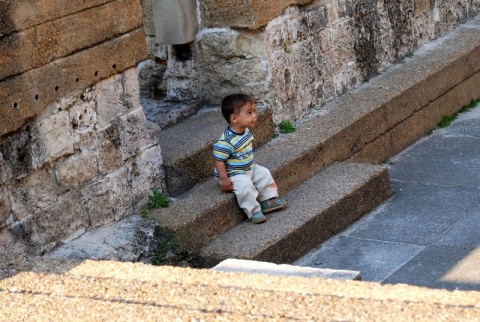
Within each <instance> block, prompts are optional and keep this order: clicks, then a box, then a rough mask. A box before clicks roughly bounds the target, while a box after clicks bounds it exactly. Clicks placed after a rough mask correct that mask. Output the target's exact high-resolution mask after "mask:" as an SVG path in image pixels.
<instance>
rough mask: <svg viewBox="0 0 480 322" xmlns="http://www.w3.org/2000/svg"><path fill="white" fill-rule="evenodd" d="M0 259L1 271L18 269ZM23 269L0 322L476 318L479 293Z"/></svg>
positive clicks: (7, 294)
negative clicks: (11, 268) (10, 267)
mask: <svg viewBox="0 0 480 322" xmlns="http://www.w3.org/2000/svg"><path fill="white" fill-rule="evenodd" d="M1 259H3V260H2V261H1V263H2V264H0V268H1V269H2V270H1V271H2V272H6V271H7V270H6V269H5V266H12V265H13V264H14V262H15V260H13V259H11V258H10V259H7V260H6V258H1ZM21 261H22V262H23V266H22V265H19V266H16V267H17V269H16V270H15V272H13V271H11V270H10V273H9V274H8V276H9V277H5V278H3V279H1V280H0V301H1V303H2V306H1V307H0V321H202V320H203V321H211V320H228V321H232V320H235V321H239V320H241V321H244V320H252V321H255V320H269V321H272V320H275V321H282V320H315V321H333V320H339V321H372V320H375V321H402V320H405V321H409V320H422V321H460V320H463V321H478V320H479V319H480V293H478V292H458V291H456V292H449V291H444V290H432V289H427V288H419V287H412V286H407V285H387V286H382V285H380V284H376V283H366V282H357V281H342V280H328V279H320V278H302V277H285V276H267V275H261V274H258V275H257V274H255V275H249V274H243V273H227V272H218V271H212V270H198V269H197V270H195V269H189V268H178V267H155V266H150V265H145V264H141V263H135V264H133V263H120V262H107V261H105V262H102V261H91V260H87V261H83V262H64V263H63V264H62V263H60V262H58V261H52V260H50V261H49V260H45V259H35V258H33V259H32V258H30V259H29V260H28V261H26V260H25V259H21ZM25 262H28V264H26V263H25ZM8 263H9V264H8ZM20 267H23V269H20ZM4 276H6V274H4Z"/></svg>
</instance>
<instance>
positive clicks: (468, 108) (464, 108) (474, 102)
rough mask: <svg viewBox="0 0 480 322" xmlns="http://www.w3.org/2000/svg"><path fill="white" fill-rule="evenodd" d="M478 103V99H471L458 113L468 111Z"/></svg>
mask: <svg viewBox="0 0 480 322" xmlns="http://www.w3.org/2000/svg"><path fill="white" fill-rule="evenodd" d="M477 104H478V101H476V100H474V99H472V100H471V101H470V103H468V104H467V105H465V106H464V107H462V109H461V110H460V111H459V112H458V113H463V112H468V111H470V110H473V109H474V108H475V107H476V106H477Z"/></svg>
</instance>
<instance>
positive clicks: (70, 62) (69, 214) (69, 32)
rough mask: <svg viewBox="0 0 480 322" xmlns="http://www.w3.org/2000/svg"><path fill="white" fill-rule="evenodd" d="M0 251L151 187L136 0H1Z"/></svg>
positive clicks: (102, 212)
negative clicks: (142, 98) (140, 78)
mask: <svg viewBox="0 0 480 322" xmlns="http://www.w3.org/2000/svg"><path fill="white" fill-rule="evenodd" d="M0 18H1V19H0V252H6V251H20V250H23V251H28V252H31V253H35V254H39V253H43V252H45V251H48V250H50V249H52V248H53V247H55V246H56V245H58V244H60V243H65V242H68V241H69V240H72V239H73V238H75V237H77V236H79V235H80V234H82V233H84V232H85V231H86V230H88V229H90V228H92V227H97V226H100V225H102V224H105V223H109V222H113V221H118V220H120V219H123V218H125V217H126V216H128V215H131V214H134V213H136V212H138V211H139V210H140V208H141V207H142V206H144V205H145V203H146V200H147V196H148V194H149V193H150V191H151V189H152V188H153V187H160V186H161V182H162V178H163V174H162V170H161V163H162V159H161V153H160V152H161V151H160V147H159V145H158V141H157V139H156V136H155V135H154V131H153V130H148V128H149V126H147V125H148V124H147V123H148V122H147V121H146V119H145V115H144V112H143V110H142V108H141V106H140V100H139V84H138V79H137V71H136V66H137V64H138V63H139V62H140V61H142V60H144V59H146V58H147V47H146V42H145V32H144V28H143V16H142V7H141V4H140V2H139V1H136V0H92V1H83V0H57V1H50V0H38V1H35V2H32V1H26V0H20V1H3V2H0Z"/></svg>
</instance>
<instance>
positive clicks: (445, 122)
mask: <svg viewBox="0 0 480 322" xmlns="http://www.w3.org/2000/svg"><path fill="white" fill-rule="evenodd" d="M479 101H480V100H474V99H472V100H471V101H470V103H468V104H467V105H465V106H463V107H462V108H461V109H460V110H459V111H458V112H457V113H455V114H453V115H443V116H442V119H441V120H440V122H438V124H437V126H436V127H435V128H434V129H431V130H430V131H428V132H427V135H431V134H432V133H433V131H434V130H436V129H441V128H444V127H447V126H449V125H450V124H452V122H453V121H454V120H455V119H456V118H457V117H458V115H459V114H460V113H464V112H468V111H471V110H473V109H474V108H475V107H476V106H477V105H478V102H479Z"/></svg>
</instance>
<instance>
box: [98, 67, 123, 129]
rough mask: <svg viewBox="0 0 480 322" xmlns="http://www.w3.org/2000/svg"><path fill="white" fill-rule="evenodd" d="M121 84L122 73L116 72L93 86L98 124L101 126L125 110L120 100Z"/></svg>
mask: <svg viewBox="0 0 480 322" xmlns="http://www.w3.org/2000/svg"><path fill="white" fill-rule="evenodd" d="M122 93H123V84H122V75H121V74H118V75H115V76H113V77H110V78H108V79H106V80H104V81H101V82H99V83H98V84H97V85H96V86H95V96H96V101H97V113H98V126H99V127H100V128H103V127H105V126H107V127H108V126H109V124H110V123H111V122H112V121H113V120H114V119H115V118H116V117H117V116H119V115H122V114H124V113H125V112H126V111H127V109H128V108H127V106H126V105H125V104H124V102H123V101H122Z"/></svg>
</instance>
